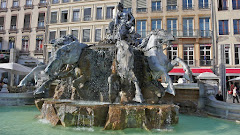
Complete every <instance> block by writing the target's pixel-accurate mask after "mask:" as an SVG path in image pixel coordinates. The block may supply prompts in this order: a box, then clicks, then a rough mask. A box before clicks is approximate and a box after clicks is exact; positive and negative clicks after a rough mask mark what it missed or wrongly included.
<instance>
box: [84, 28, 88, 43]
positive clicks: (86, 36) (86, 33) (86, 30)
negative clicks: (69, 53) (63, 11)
mask: <svg viewBox="0 0 240 135" xmlns="http://www.w3.org/2000/svg"><path fill="white" fill-rule="evenodd" d="M83 42H90V29H85V30H83Z"/></svg>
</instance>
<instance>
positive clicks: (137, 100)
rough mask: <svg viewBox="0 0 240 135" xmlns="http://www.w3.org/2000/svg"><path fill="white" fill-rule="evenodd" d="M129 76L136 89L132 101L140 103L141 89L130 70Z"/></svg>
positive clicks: (141, 100) (141, 97) (141, 99)
mask: <svg viewBox="0 0 240 135" xmlns="http://www.w3.org/2000/svg"><path fill="white" fill-rule="evenodd" d="M130 74H131V81H132V82H133V83H134V85H135V89H136V92H135V97H134V98H133V101H136V102H139V103H142V102H143V101H144V100H143V96H142V93H141V89H140V87H139V84H138V80H137V77H136V76H135V74H134V73H133V71H132V70H131V71H130Z"/></svg>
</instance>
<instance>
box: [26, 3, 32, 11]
mask: <svg viewBox="0 0 240 135" xmlns="http://www.w3.org/2000/svg"><path fill="white" fill-rule="evenodd" d="M26 9H33V4H29V5H24V10H26Z"/></svg>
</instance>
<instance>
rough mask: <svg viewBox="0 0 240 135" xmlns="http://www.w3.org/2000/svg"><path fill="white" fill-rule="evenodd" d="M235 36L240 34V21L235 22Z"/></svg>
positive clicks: (235, 20)
mask: <svg viewBox="0 0 240 135" xmlns="http://www.w3.org/2000/svg"><path fill="white" fill-rule="evenodd" d="M233 28H234V34H240V19H234V20H233Z"/></svg>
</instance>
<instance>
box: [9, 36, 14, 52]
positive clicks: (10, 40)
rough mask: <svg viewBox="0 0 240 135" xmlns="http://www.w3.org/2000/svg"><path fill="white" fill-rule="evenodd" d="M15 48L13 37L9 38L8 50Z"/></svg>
mask: <svg viewBox="0 0 240 135" xmlns="http://www.w3.org/2000/svg"><path fill="white" fill-rule="evenodd" d="M12 48H15V37H9V42H8V49H9V50H10V49H12Z"/></svg>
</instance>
